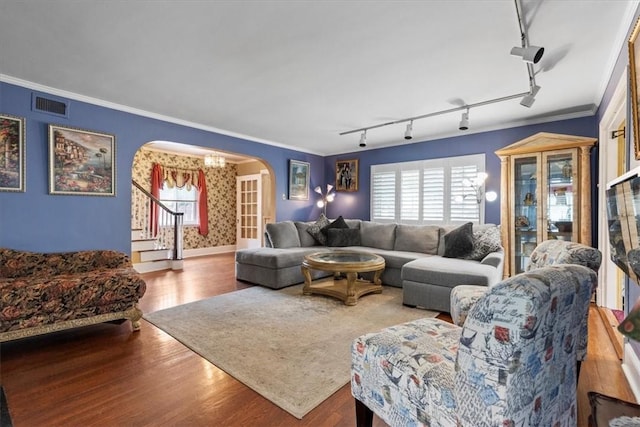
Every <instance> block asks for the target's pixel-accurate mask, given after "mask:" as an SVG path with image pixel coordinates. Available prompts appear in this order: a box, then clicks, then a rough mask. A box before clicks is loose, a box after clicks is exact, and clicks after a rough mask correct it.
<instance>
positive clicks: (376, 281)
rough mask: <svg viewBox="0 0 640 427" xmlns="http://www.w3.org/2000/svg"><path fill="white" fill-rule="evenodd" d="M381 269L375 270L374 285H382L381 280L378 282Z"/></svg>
mask: <svg viewBox="0 0 640 427" xmlns="http://www.w3.org/2000/svg"><path fill="white" fill-rule="evenodd" d="M383 271H384V268H383V269H380V270H377V271H376V272H375V273H374V275H373V283H374V284H375V285H382V280H380V276H381V275H382V272H383Z"/></svg>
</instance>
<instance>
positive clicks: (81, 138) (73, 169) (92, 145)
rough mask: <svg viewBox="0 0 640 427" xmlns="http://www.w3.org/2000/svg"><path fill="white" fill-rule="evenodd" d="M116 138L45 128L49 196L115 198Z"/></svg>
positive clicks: (90, 132)
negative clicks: (70, 195)
mask: <svg viewBox="0 0 640 427" xmlns="http://www.w3.org/2000/svg"><path fill="white" fill-rule="evenodd" d="M115 159H116V137H115V136H114V135H110V134H107V133H102V132H94V131H90V130H84V129H76V128H70V127H65V126H59V125H49V194H73V195H79V196H115V195H116V184H115V182H116V180H115V178H116V165H115Z"/></svg>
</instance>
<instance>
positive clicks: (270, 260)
mask: <svg viewBox="0 0 640 427" xmlns="http://www.w3.org/2000/svg"><path fill="white" fill-rule="evenodd" d="M339 220H342V219H341V218H339ZM342 221H343V223H342V225H343V227H344V226H348V227H349V229H347V230H345V229H334V228H332V226H329V227H327V224H335V223H337V222H338V221H334V222H333V223H331V222H330V221H329V220H327V219H326V218H323V217H321V218H320V219H319V220H318V221H315V222H293V221H282V222H278V223H273V224H267V227H266V233H265V242H266V247H261V248H252V249H241V250H238V251H237V252H236V278H237V279H238V280H243V281H247V282H251V283H255V284H258V285H262V286H267V287H270V288H273V289H280V288H283V287H286V286H291V285H294V284H297V283H302V282H304V277H303V275H302V271H301V268H300V266H301V264H302V260H303V258H304V256H305V255H307V254H310V253H313V252H318V251H330V250H334V249H342V250H357V251H366V252H373V253H375V254H377V255H380V256H381V257H383V258H384V259H385V263H386V267H385V270H384V272H383V274H382V283H383V284H384V285H388V286H395V287H402V288H403V303H404V304H406V305H410V306H417V307H422V308H426V309H431V310H437V311H446V312H449V311H450V307H449V304H450V294H451V289H452V288H453V287H455V286H457V285H472V284H473V285H484V286H490V285H493V284H495V283H497V282H499V281H500V280H501V279H502V270H503V263H504V252H503V250H502V248H501V247H500V244H499V233H500V232H499V228H498V227H496V226H495V225H481V226H474V227H473V229H472V228H471V225H470V224H467V226H468V230H467V233H466V235H465V238H468V237H469V236H468V234H469V232H471V230H472V234H473V241H474V243H473V245H474V247H473V251H472V253H466V254H465V255H464V256H460V257H452V253H453V254H454V255H455V252H456V250H455V249H456V248H455V246H454V244H455V243H456V242H455V241H454V238H453V237H452V236H453V235H454V234H455V233H454V231H455V232H456V233H458V234H459V233H460V230H461V229H462V228H463V227H456V226H451V227H440V226H435V225H403V224H388V223H376V222H371V221H361V220H357V219H347V220H342ZM345 224H346V225H345ZM322 229H324V230H322ZM356 230H357V231H356ZM320 232H322V234H320ZM489 234H491V235H492V236H493V237H492V240H493V243H491V244H489V245H487V243H486V236H487V235H489ZM314 236H315V237H314ZM496 236H497V237H496ZM490 240H491V239H490ZM452 248H453V250H452ZM483 250H484V252H485V253H483ZM488 251H490V252H488ZM467 258H473V259H467ZM312 274H313V277H314V279H315V278H320V277H322V276H327V275H328V274H329V273H326V272H322V271H313V272H312Z"/></svg>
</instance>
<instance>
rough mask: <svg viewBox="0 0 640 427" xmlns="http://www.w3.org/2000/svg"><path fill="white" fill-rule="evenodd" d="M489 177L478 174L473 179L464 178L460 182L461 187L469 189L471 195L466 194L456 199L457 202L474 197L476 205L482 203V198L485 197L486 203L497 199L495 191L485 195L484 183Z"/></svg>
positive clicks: (482, 173) (483, 173)
mask: <svg viewBox="0 0 640 427" xmlns="http://www.w3.org/2000/svg"><path fill="white" fill-rule="evenodd" d="M488 177H489V175H488V174H487V173H486V172H478V175H476V177H475V178H471V179H468V178H465V179H463V180H462V185H464V186H465V187H469V188H471V190H473V194H467V195H465V196H458V197H456V201H457V202H461V201H463V200H464V199H466V198H469V197H475V199H476V203H478V204H480V203H482V198H483V197H485V198H486V199H487V201H488V202H493V201H495V200H496V199H497V198H498V194H497V193H496V192H495V191H488V192H486V193H485V191H484V182H485V181H486V180H487V178H488Z"/></svg>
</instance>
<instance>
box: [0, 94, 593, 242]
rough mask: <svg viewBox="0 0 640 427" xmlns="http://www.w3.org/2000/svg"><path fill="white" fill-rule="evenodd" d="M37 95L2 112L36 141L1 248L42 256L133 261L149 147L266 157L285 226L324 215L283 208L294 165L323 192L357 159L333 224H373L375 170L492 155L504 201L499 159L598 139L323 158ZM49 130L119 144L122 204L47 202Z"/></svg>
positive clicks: (495, 216)
mask: <svg viewBox="0 0 640 427" xmlns="http://www.w3.org/2000/svg"><path fill="white" fill-rule="evenodd" d="M32 92H33V91H32V90H31V89H28V88H24V87H20V86H16V85H12V84H7V83H1V82H0V111H1V112H3V113H8V114H13V115H16V116H20V117H25V118H26V131H27V138H26V148H27V156H26V158H27V165H26V177H27V181H26V188H27V191H26V192H25V193H6V192H2V193H0V246H4V247H12V248H16V249H26V250H34V251H65V250H80V249H94V248H112V249H117V250H121V251H124V252H127V253H128V252H129V251H130V245H131V244H130V205H131V191H130V183H131V166H132V162H133V156H134V154H135V153H136V151H137V150H138V149H139V148H140V147H141V146H142V145H144V144H145V143H147V142H149V141H154V140H167V141H174V142H180V143H184V144H190V145H196V146H203V147H211V148H215V149H219V150H223V151H230V152H236V153H241V154H247V155H250V156H255V157H259V158H260V159H262V160H263V161H264V162H266V163H267V164H269V165H270V166H271V168H272V170H273V173H274V177H275V183H276V200H275V202H276V219H277V220H284V219H293V220H308V219H314V218H316V217H317V216H318V214H319V212H320V209H319V208H317V207H316V206H315V202H316V201H317V200H316V199H317V198H316V197H315V194H314V193H313V192H311V195H310V198H309V200H308V201H293V200H283V199H282V195H283V194H287V182H288V161H289V159H296V160H303V161H307V162H310V163H311V188H314V187H315V186H316V185H321V184H325V183H329V182H332V181H333V180H334V175H333V174H334V168H335V161H336V159H351V158H358V159H359V161H360V176H359V181H360V183H359V190H358V191H357V192H353V193H339V195H338V197H337V198H336V201H335V202H334V203H332V204H330V205H329V207H328V209H327V214H328V216H330V217H336V216H338V215H343V216H345V217H349V218H363V219H368V218H369V191H370V190H369V176H370V167H371V165H373V164H381V163H391V162H402V161H410V160H418V159H431V158H439V157H448V156H457V155H466V154H476V153H483V152H484V153H486V154H487V156H486V162H487V164H486V167H487V171H488V173H489V175H490V177H489V180H488V181H487V190H488V191H491V190H493V191H496V192H498V193H499V190H500V161H499V159H498V157H497V156H496V155H495V154H494V151H495V150H497V149H499V148H501V147H504V146H506V145H509V144H511V143H513V142H515V141H518V140H520V139H522V138H525V137H527V136H530V135H533V134H534V133H537V132H541V131H545V132H556V133H566V134H572V135H581V136H595V135H596V129H597V126H596V122H595V117H587V118H580V119H573V120H565V121H559V122H553V123H545V124H540V125H534V126H525V127H518V128H512V129H503V130H498V131H492V132H485V133H479V134H472V135H461V136H459V137H453V138H446V139H441V140H436V141H428V142H418V143H412V144H405V145H402V146H399V147H393V148H383V149H372V150H364V151H356V152H352V153H349V154H343V155H340V156H329V157H326V158H323V157H321V156H316V155H311V154H307V153H303V152H299V151H295V150H289V149H285V148H280V147H274V146H270V145H266V144H261V143H257V142H252V141H247V140H244V139H240V138H235V137H230V136H226V135H221V134H218V133H214V132H210V131H205V130H200V129H195V128H191V127H188V126H182V125H177V124H174V123H169V122H165V121H162V120H157V119H152V118H148V117H143V116H139V115H135V114H131V113H127V112H122V111H118V110H114V109H109V108H105V107H101V106H97V105H93V104H89V103H85V102H80V101H75V100H69V103H70V105H69V117H68V118H60V117H57V116H52V115H48V114H44V113H40V112H34V111H32V110H31V96H32ZM53 98H59V97H55V96H54V97H53ZM49 123H55V124H60V125H65V126H72V127H78V128H83V129H89V130H95V131H100V132H107V133H111V134H114V135H116V174H117V180H116V192H117V195H116V197H87V196H70V195H64V196H63V195H49V194H48V166H47V165H48V163H47V156H48V138H47V126H48V124H49ZM354 145H355V142H354ZM486 221H487V222H493V223H499V222H500V200H499V199H498V200H496V201H495V202H493V203H487V204H486ZM594 223H595V222H594Z"/></svg>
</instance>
